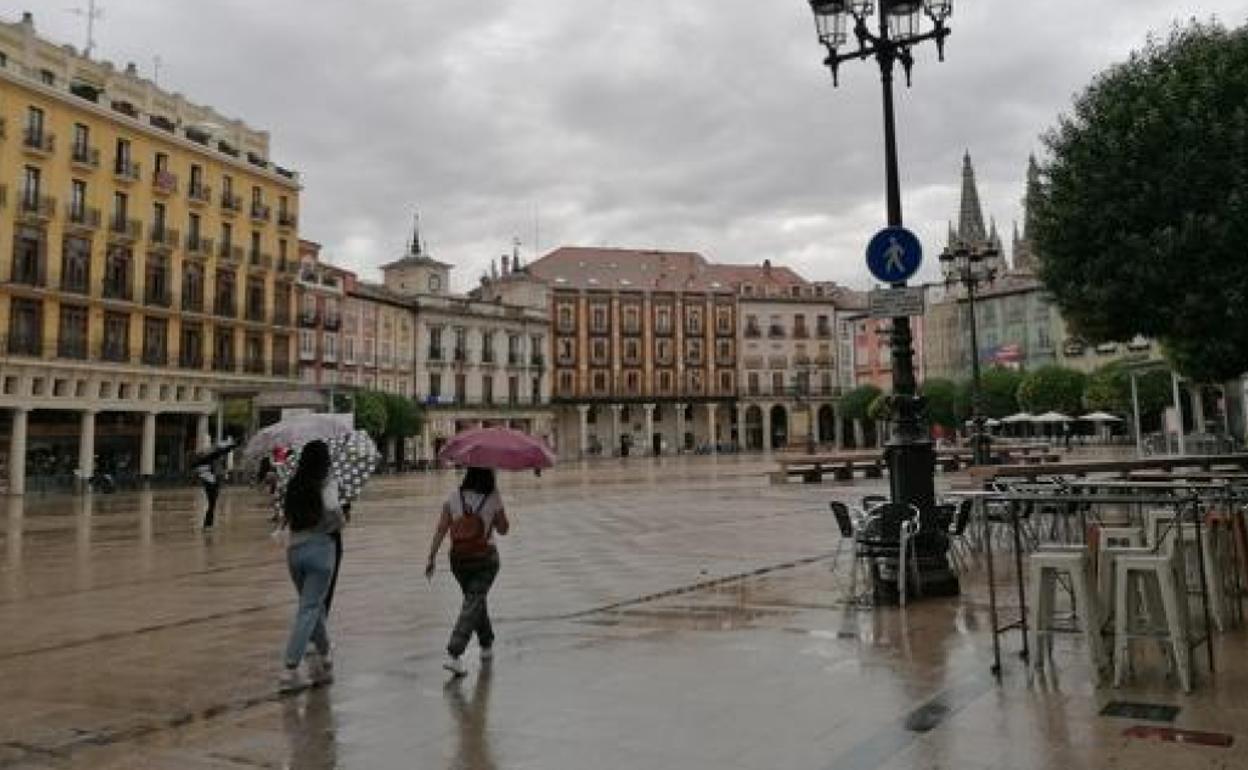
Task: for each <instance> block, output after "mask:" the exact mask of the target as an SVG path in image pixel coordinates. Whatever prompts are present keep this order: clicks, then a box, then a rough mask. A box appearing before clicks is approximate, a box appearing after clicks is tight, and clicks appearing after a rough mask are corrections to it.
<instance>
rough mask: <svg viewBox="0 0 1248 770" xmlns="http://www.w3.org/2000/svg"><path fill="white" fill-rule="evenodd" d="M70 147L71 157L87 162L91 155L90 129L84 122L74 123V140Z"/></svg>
mask: <svg viewBox="0 0 1248 770" xmlns="http://www.w3.org/2000/svg"><path fill="white" fill-rule="evenodd" d="M70 147H71V153H72V156H73V159H74V160H75V161H77V162H78V163H87V162H88V161H89V160H90V156H91V129H90V128H88V127H87V125H86V124H84V123H75V124H74V142H73V144H72V145H70Z"/></svg>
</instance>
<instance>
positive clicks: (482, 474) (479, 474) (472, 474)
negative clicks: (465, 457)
mask: <svg viewBox="0 0 1248 770" xmlns="http://www.w3.org/2000/svg"><path fill="white" fill-rule="evenodd" d="M497 488H498V487H497V486H496V485H495V484H494V469H492V468H475V467H473V468H469V469H468V472H467V473H465V474H464V480H463V481H461V482H460V483H459V489H460V491H462V492H478V493H480V494H483V495H490V494H493V493H494V491H495V490H496V489H497Z"/></svg>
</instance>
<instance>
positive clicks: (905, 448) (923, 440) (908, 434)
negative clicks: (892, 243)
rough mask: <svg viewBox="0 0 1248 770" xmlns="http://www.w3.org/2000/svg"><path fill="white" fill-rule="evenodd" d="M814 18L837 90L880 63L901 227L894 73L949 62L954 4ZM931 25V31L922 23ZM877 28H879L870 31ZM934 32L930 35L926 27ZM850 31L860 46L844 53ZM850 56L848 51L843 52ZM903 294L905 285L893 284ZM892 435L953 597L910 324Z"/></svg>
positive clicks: (825, 9) (891, 181)
mask: <svg viewBox="0 0 1248 770" xmlns="http://www.w3.org/2000/svg"><path fill="white" fill-rule="evenodd" d="M809 3H810V7H811V10H812V11H813V12H814V15H815V28H816V30H817V32H818V34H819V42H820V43H821V44H822V45H823V46H824V48H826V49H827V57H826V58H825V59H824V64H825V65H827V67H828V68H829V69H830V70H831V71H832V82H833V84H834V85H836V84H837V83H838V77H839V73H840V65H841V64H842V63H844V62H847V61H851V60H854V59H869V58H874V59H875V61H876V63H877V64H878V65H879V68H880V83H881V86H882V88H883V103H884V179H885V201H886V204H887V214H888V225H889V226H890V227H901V226H902V217H901V183H900V181H899V178H898V171H897V127H896V117H895V115H894V111H893V71H894V69H895V65H897V64H900V65H901V67H902V70H903V71H904V72H905V75H906V85H909V84H910V74H911V70H912V68H913V67H914V56H913V54H912V52H911V49H913V48H914V47H915V46H916V45H919V44H920V43H923V42H926V41H929V40H930V41H933V42H935V43H936V50H937V53H938V55H939V57H940V58H941V59H942V60H943V59H944V46H945V38H947V37H948V36H949V34H950V30H949V28H948V27H947V26H946V24H945V22H946V20H947V19H948V18H949V16H950V15H951V14H952V13H953V0H879V5H878V8H877V6H876V3H875V2H873V0H809ZM924 19H926V23H925V22H924ZM873 23H874V25H875V28H874V29H872V24H873ZM927 24H930V28H929V29H927V30H926V31H924V30H923V29H922V27H924V26H927ZM851 29H852V33H853V38H854V45H853V46H851V47H848V48H845V47H846V46H847V44H848V43H849V41H850V30H851ZM842 49H844V50H842ZM893 285H894V286H897V287H900V286H904V285H905V282H904V281H903V282H899V283H896V284H893ZM892 364H893V396H892V398H891V399H890V404H891V407H892V412H893V421H892V422H893V435H892V437H891V439H890V440H889V442H888V446H887V448H886V451H885V455H886V458H887V461H888V470H889V486H890V491H891V493H892V500H893V502H895V503H908V504H911V505H914V506H915V507H917V508H918V509H919V512H920V535H919V537H918V538H917V539H916V550H917V552H918V554H919V573H920V580H921V582H922V589H923V593H924V594H926V595H951V594H956V593H957V592H958V580H957V577H956V576H955V575H954V574H953V572H952V571H951V570H950V569H949V562H948V549H949V540H948V537H947V535H946V534H945V531H944V530H945V528H944V527H942V526H940V522H938V520H937V516H936V487H935V472H936V456H935V452H934V451H933V448H932V441H931V437H930V435H929V434H928V431H927V419H926V414H925V411H926V409H925V405H924V402H923V399H922V398H920V397H919V396H918V394H917V390H918V387H917V384H916V382H915V374H914V350H913V336H912V334H911V330H910V319H909V318H908V317H905V316H901V317H897V318H894V319H893V331H892Z"/></svg>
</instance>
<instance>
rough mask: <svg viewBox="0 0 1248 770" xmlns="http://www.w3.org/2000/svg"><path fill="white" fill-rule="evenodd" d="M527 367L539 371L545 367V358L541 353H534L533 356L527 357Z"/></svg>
mask: <svg viewBox="0 0 1248 770" xmlns="http://www.w3.org/2000/svg"><path fill="white" fill-rule="evenodd" d="M529 365H530V366H535V367H537V368H539V369H540V368H542V367H543V366H545V365H546V356H544V355H542V354H541V353H534V354H533V355H531V356H529Z"/></svg>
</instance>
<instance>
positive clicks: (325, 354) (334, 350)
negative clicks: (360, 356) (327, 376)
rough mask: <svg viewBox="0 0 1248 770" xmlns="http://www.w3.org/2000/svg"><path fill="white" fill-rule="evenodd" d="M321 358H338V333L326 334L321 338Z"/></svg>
mask: <svg viewBox="0 0 1248 770" xmlns="http://www.w3.org/2000/svg"><path fill="white" fill-rule="evenodd" d="M321 358H322V359H324V360H326V361H337V360H338V335H337V334H326V335H325V336H324V337H322V338H321Z"/></svg>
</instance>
